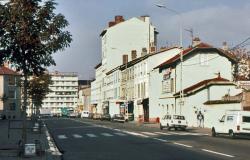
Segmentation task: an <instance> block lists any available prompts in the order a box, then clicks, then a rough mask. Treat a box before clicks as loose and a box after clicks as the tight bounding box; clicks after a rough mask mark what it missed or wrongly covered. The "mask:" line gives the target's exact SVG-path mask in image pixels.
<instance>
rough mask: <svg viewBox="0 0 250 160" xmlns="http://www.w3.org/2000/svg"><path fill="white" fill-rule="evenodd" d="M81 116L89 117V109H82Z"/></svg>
mask: <svg viewBox="0 0 250 160" xmlns="http://www.w3.org/2000/svg"><path fill="white" fill-rule="evenodd" d="M81 118H89V111H82V113H81Z"/></svg>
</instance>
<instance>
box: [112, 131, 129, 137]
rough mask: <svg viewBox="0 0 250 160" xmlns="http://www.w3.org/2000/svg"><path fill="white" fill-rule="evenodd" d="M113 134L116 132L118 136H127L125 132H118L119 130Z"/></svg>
mask: <svg viewBox="0 0 250 160" xmlns="http://www.w3.org/2000/svg"><path fill="white" fill-rule="evenodd" d="M114 134H116V135H118V136H127V135H126V134H124V133H119V132H117V133H114Z"/></svg>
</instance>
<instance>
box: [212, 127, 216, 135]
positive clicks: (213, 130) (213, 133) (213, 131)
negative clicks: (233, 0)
mask: <svg viewBox="0 0 250 160" xmlns="http://www.w3.org/2000/svg"><path fill="white" fill-rule="evenodd" d="M212 137H216V132H215V129H214V128H212Z"/></svg>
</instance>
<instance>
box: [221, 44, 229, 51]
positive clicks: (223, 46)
mask: <svg viewBox="0 0 250 160" xmlns="http://www.w3.org/2000/svg"><path fill="white" fill-rule="evenodd" d="M222 49H223V50H224V51H227V50H228V45H227V42H223V43H222Z"/></svg>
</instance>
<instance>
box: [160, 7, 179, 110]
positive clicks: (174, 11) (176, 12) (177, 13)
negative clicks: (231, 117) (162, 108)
mask: <svg viewBox="0 0 250 160" xmlns="http://www.w3.org/2000/svg"><path fill="white" fill-rule="evenodd" d="M156 6H157V7H159V8H163V9H166V10H169V11H171V12H173V13H175V14H176V15H178V16H179V18H180V42H179V43H180V44H179V45H180V49H181V52H180V60H181V64H180V65H181V66H180V67H181V68H180V103H179V105H180V114H181V110H182V106H183V105H184V100H183V97H184V95H183V86H182V78H183V73H182V72H183V44H182V41H183V40H182V39H183V38H182V37H183V34H182V16H181V14H180V13H179V12H178V11H176V10H173V9H170V8H167V7H166V6H165V5H163V4H156Z"/></svg>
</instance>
